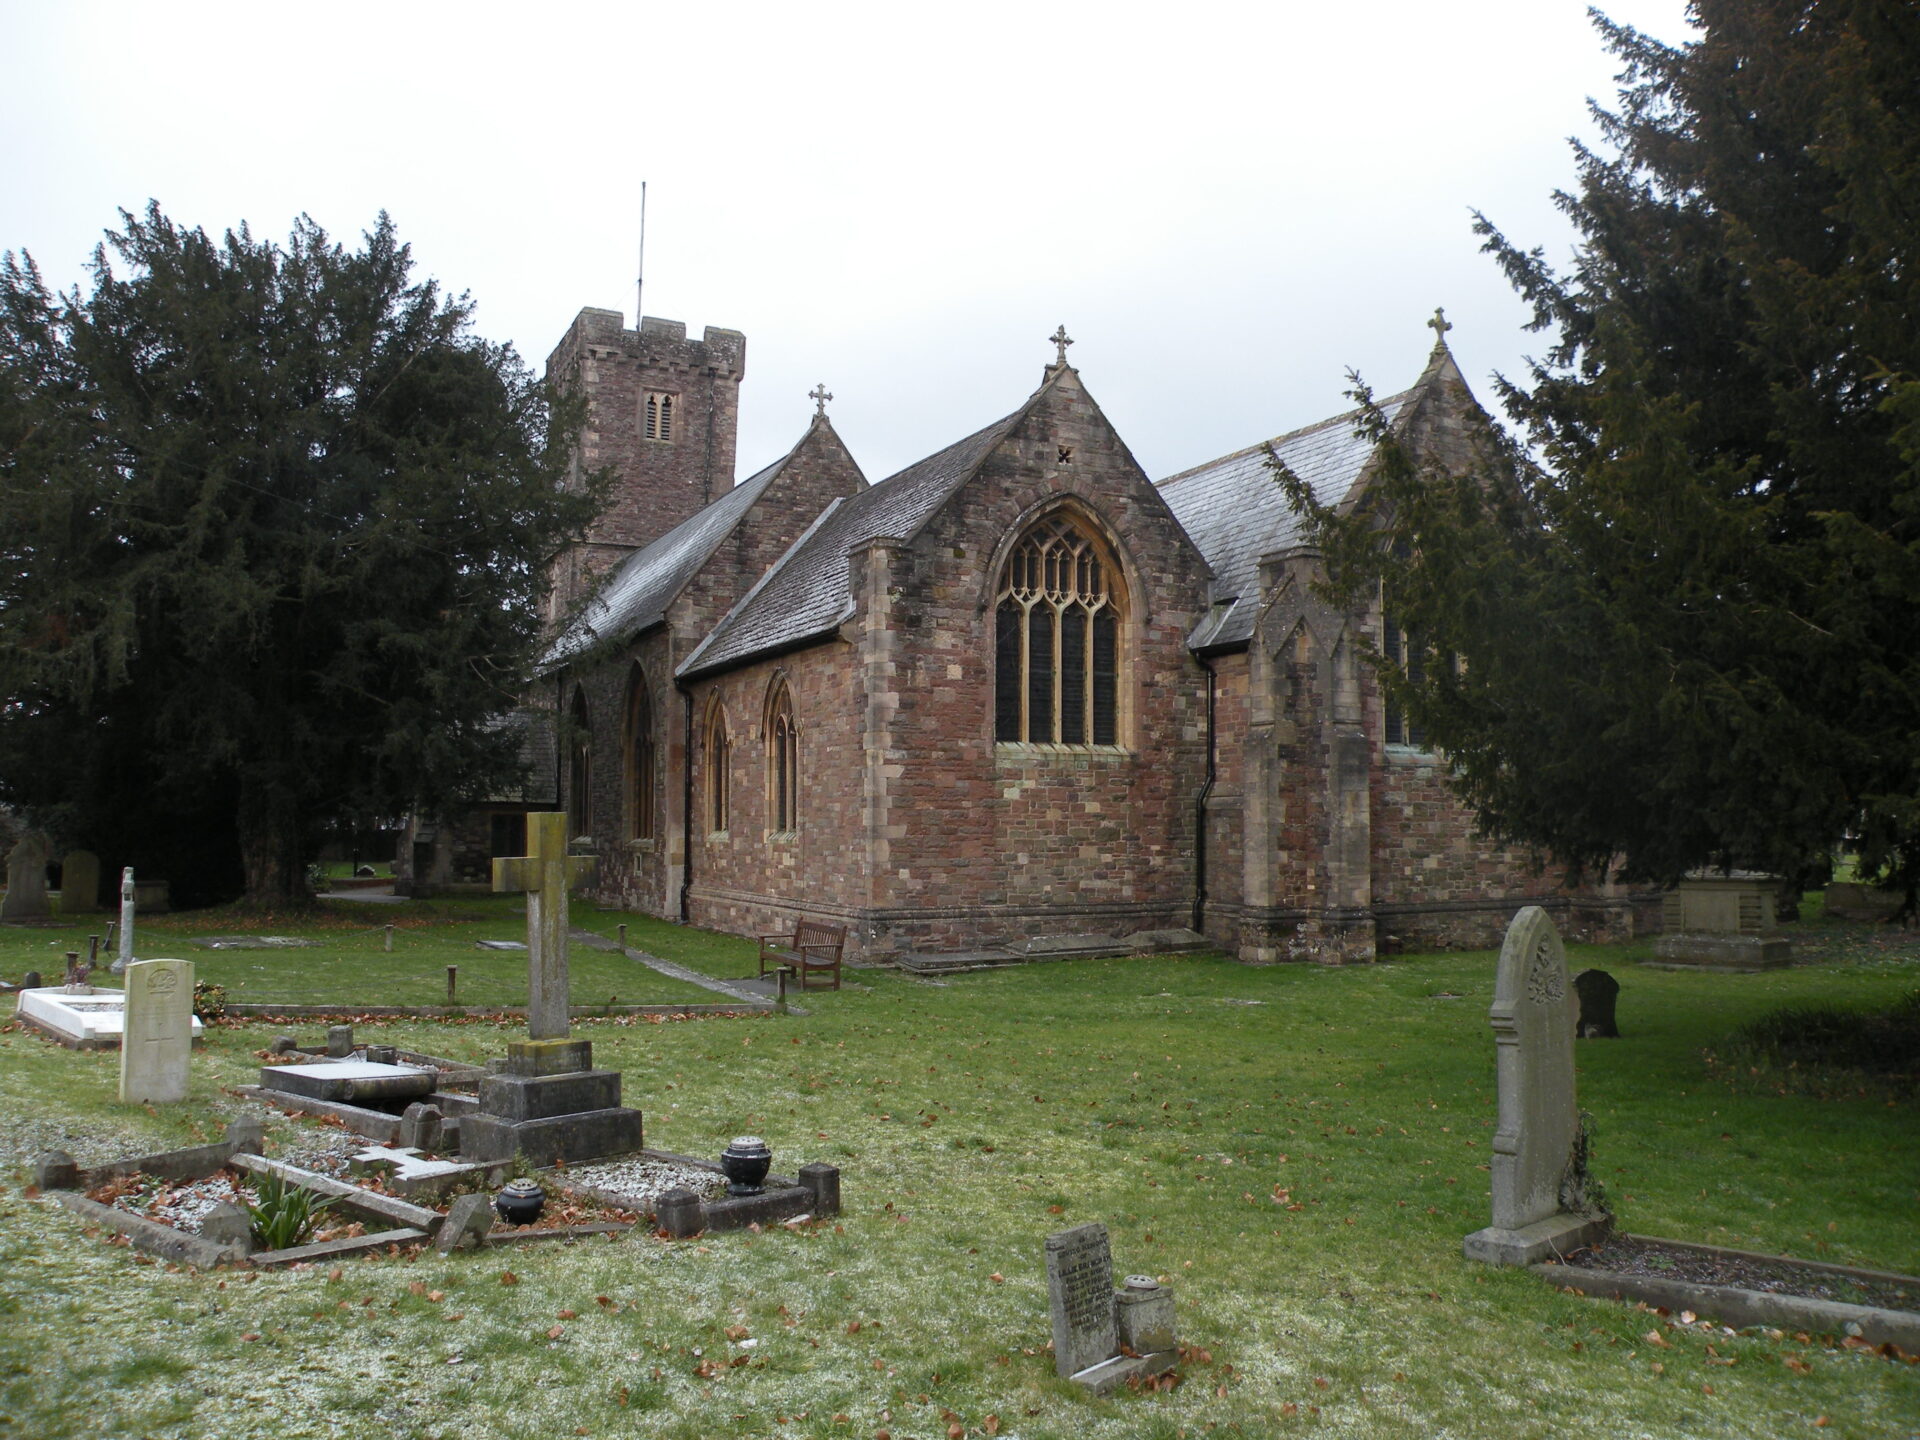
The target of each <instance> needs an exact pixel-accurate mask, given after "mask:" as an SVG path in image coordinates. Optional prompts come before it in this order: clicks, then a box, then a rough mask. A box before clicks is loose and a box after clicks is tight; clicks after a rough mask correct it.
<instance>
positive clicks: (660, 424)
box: [642, 390, 674, 441]
mask: <svg viewBox="0 0 1920 1440" xmlns="http://www.w3.org/2000/svg"><path fill="white" fill-rule="evenodd" d="M642 403H643V405H644V408H645V414H644V416H643V417H642V423H643V427H644V429H645V432H646V437H647V439H649V440H667V441H671V440H672V439H673V411H674V396H673V393H672V392H671V391H668V390H649V391H647V394H646V399H645V400H644V401H643V402H642Z"/></svg>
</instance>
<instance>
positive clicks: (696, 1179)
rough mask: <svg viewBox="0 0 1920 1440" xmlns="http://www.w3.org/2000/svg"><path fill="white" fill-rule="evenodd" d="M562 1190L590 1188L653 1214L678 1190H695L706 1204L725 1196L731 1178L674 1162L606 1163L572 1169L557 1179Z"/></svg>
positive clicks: (613, 1161)
mask: <svg viewBox="0 0 1920 1440" xmlns="http://www.w3.org/2000/svg"><path fill="white" fill-rule="evenodd" d="M554 1183H555V1184H556V1185H558V1186H560V1187H561V1188H562V1189H565V1188H568V1187H570V1186H573V1185H588V1186H592V1187H593V1188H594V1189H595V1190H600V1191H604V1192H606V1193H608V1194H611V1195H618V1196H620V1197H621V1198H622V1199H623V1200H631V1201H633V1202H634V1204H635V1205H636V1206H637V1207H638V1208H640V1209H642V1210H649V1211H650V1210H652V1209H653V1206H654V1202H655V1201H656V1200H658V1199H659V1198H660V1197H661V1196H662V1195H664V1194H665V1193H666V1192H667V1191H669V1190H672V1189H673V1188H675V1187H676V1186H678V1187H679V1188H681V1189H684V1190H691V1191H693V1193H694V1194H696V1195H698V1196H699V1197H700V1198H701V1199H702V1200H711V1199H714V1198H715V1197H716V1196H719V1195H723V1194H725V1193H726V1189H727V1177H726V1176H724V1175H720V1174H716V1173H715V1172H714V1171H712V1170H706V1169H702V1168H700V1167H697V1166H693V1165H679V1164H675V1163H674V1162H673V1161H670V1160H643V1159H639V1158H634V1159H630V1160H604V1161H601V1162H599V1163H597V1164H593V1165H569V1166H568V1167H567V1168H566V1169H565V1170H564V1171H562V1172H560V1174H558V1175H557V1176H555V1177H554Z"/></svg>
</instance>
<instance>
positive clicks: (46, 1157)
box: [33, 1150, 80, 1190]
mask: <svg viewBox="0 0 1920 1440" xmlns="http://www.w3.org/2000/svg"><path fill="white" fill-rule="evenodd" d="M33 1183H34V1184H35V1185H37V1186H39V1187H40V1188H41V1189H42V1190H78V1189H79V1188H80V1167H79V1165H77V1164H76V1163H75V1162H74V1158H73V1156H71V1155H69V1154H68V1153H67V1152H66V1151H64V1150H47V1151H44V1152H42V1153H41V1156H40V1158H39V1159H38V1160H36V1161H34V1162H33Z"/></svg>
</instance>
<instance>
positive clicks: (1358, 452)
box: [1160, 386, 1419, 650]
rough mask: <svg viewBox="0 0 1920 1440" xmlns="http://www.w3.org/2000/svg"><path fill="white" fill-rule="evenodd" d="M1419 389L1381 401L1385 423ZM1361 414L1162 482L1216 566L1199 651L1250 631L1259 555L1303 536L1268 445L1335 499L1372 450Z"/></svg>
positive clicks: (1197, 635) (1197, 639)
mask: <svg viewBox="0 0 1920 1440" xmlns="http://www.w3.org/2000/svg"><path fill="white" fill-rule="evenodd" d="M1418 389H1419V387H1418V386H1415V387H1414V389H1412V390H1404V391H1402V392H1401V393H1400V394H1398V395H1393V396H1389V397H1388V398H1387V399H1385V400H1381V401H1377V402H1376V404H1377V405H1378V407H1379V410H1380V413H1381V414H1382V415H1383V416H1384V417H1385V418H1386V420H1387V423H1388V424H1392V423H1394V422H1395V421H1396V420H1398V418H1399V417H1400V415H1401V413H1402V411H1404V410H1405V409H1406V407H1407V403H1408V401H1410V400H1412V399H1413V398H1414V396H1415V395H1416V394H1417V393H1418ZM1360 414H1361V412H1360V411H1358V410H1349V411H1348V412H1347V413H1346V414H1344V415H1336V416H1334V417H1333V418H1332V419H1331V420H1322V421H1320V422H1319V423H1318V424H1317V425H1308V426H1306V427H1305V428H1303V429H1300V430H1294V431H1290V432H1289V433H1287V434H1285V435H1281V436H1279V437H1277V438H1276V439H1273V440H1268V441H1265V442H1263V443H1261V444H1259V445H1249V446H1248V447H1247V448H1246V449H1244V450H1236V451H1234V452H1233V454H1231V455H1223V456H1221V457H1220V459H1218V460H1211V461H1209V462H1207V463H1206V464H1205V465H1197V466H1195V467H1194V468H1193V469H1191V470H1183V471H1181V472H1180V473H1179V474H1178V475H1173V476H1169V477H1168V478H1167V479H1165V480H1162V481H1161V482H1160V494H1161V495H1162V496H1163V497H1164V498H1165V499H1166V502H1167V506H1168V508H1170V509H1171V510H1172V511H1173V513H1174V517H1175V518H1176V519H1177V520H1179V522H1180V524H1181V526H1182V527H1183V528H1184V529H1185V530H1186V532H1187V534H1188V535H1189V536H1191V537H1192V539H1193V543H1194V544H1195V545H1197V546H1199V547H1200V553H1201V554H1202V555H1204V556H1206V558H1207V563H1208V564H1209V565H1211V566H1212V567H1213V573H1214V588H1213V598H1214V606H1213V612H1212V613H1211V614H1210V615H1209V616H1208V617H1207V618H1206V619H1205V620H1203V621H1202V622H1201V624H1200V628H1199V629H1198V630H1196V631H1195V632H1194V634H1193V635H1192V637H1191V638H1190V641H1189V643H1190V644H1191V645H1192V646H1193V648H1194V649H1196V650H1202V649H1206V648H1208V647H1211V646H1215V645H1230V644H1240V643H1244V642H1245V641H1247V640H1248V639H1250V638H1251V637H1252V635H1253V625H1254V617H1255V615H1256V614H1257V613H1258V611H1259V608H1260V557H1261V556H1262V555H1269V554H1272V553H1273V552H1274V551H1276V550H1284V549H1285V548H1286V547H1287V546H1289V545H1292V544H1294V543H1296V542H1297V540H1298V538H1299V534H1300V517H1299V516H1298V515H1296V514H1294V512H1293V508H1292V507H1291V506H1290V505H1288V504H1287V496H1286V492H1285V491H1284V490H1282V489H1281V488H1280V482H1279V481H1278V480H1276V479H1274V476H1273V472H1272V471H1271V470H1270V469H1268V468H1267V447H1268V446H1269V445H1270V446H1272V447H1273V451H1274V453H1275V454H1276V455H1278V456H1279V457H1280V459H1281V462H1282V463H1283V464H1285V465H1286V466H1287V468H1288V469H1290V470H1292V471H1293V473H1294V474H1296V475H1298V476H1299V477H1300V478H1301V479H1302V480H1303V481H1305V482H1306V484H1307V485H1308V486H1309V487H1310V488H1311V489H1312V491H1313V493H1314V497H1315V498H1316V499H1318V500H1319V502H1320V503H1321V504H1322V505H1337V504H1339V503H1340V501H1341V500H1343V499H1344V498H1345V497H1346V494H1347V492H1348V491H1349V490H1351V489H1352V488H1353V485H1354V482H1355V481H1356V480H1358V479H1359V478H1360V476H1361V474H1362V472H1363V471H1364V470H1365V469H1366V466H1367V461H1368V460H1369V459H1371V458H1372V456H1373V449H1374V445H1373V441H1372V440H1371V439H1370V438H1368V437H1367V436H1366V435H1365V434H1361V433H1356V431H1355V428H1354V422H1355V421H1357V420H1358V419H1359V418H1360ZM1223 602H1231V603H1223Z"/></svg>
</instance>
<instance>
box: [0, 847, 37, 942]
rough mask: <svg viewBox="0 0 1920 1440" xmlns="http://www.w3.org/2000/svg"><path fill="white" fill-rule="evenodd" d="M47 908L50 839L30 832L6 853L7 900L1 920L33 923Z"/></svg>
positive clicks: (1, 903)
mask: <svg viewBox="0 0 1920 1440" xmlns="http://www.w3.org/2000/svg"><path fill="white" fill-rule="evenodd" d="M47 913H48V909H47V837H46V836H44V835H42V834H41V833H40V832H39V831H38V830H29V831H28V832H27V833H26V834H24V835H22V836H21V837H20V840H19V843H18V844H16V845H15V846H14V847H13V849H12V850H10V851H9V852H7V898H6V899H5V900H0V920H32V919H35V918H37V917H39V916H41V915H45V914H47Z"/></svg>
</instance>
